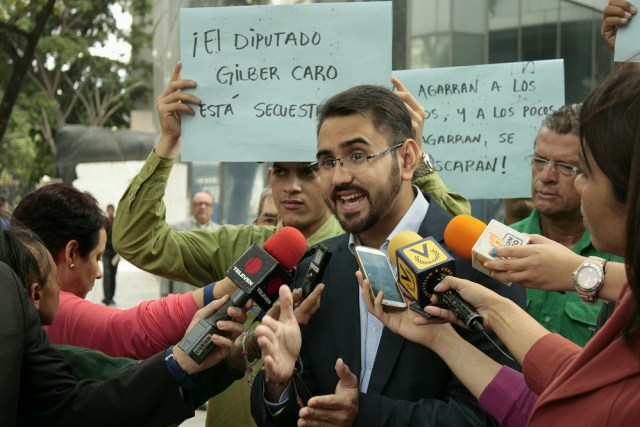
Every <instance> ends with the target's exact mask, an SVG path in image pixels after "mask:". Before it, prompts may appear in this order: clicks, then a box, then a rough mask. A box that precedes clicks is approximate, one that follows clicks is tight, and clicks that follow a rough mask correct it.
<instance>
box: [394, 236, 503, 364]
mask: <svg viewBox="0 0 640 427" xmlns="http://www.w3.org/2000/svg"><path fill="white" fill-rule="evenodd" d="M389 253H390V254H395V256H393V255H392V256H391V259H392V261H395V263H396V265H397V266H398V281H399V282H400V284H401V285H402V286H403V287H404V288H405V290H406V291H407V292H408V293H409V294H410V295H411V296H412V297H413V299H414V300H415V302H416V303H417V304H418V307H419V308H420V309H424V308H425V307H426V310H427V313H428V314H431V315H433V316H436V317H441V316H445V317H444V318H445V319H448V320H451V321H459V322H460V323H461V324H463V325H464V326H466V327H467V328H469V329H472V330H475V331H481V332H482V333H483V334H484V335H485V336H486V337H487V339H488V340H489V341H491V342H492V343H493V345H494V346H495V347H496V348H498V350H500V352H502V353H503V354H504V355H505V356H506V357H507V358H509V359H511V357H510V356H508V355H507V354H506V353H505V352H504V351H503V350H502V349H501V348H500V347H499V346H498V345H497V344H496V343H495V342H494V341H493V340H492V339H491V337H490V336H489V335H488V334H487V333H486V331H485V330H484V328H483V318H482V317H481V316H480V315H479V314H478V312H477V311H476V309H475V308H474V307H475V303H474V301H470V300H466V299H465V297H466V294H465V295H463V296H461V295H460V294H459V293H458V290H457V289H456V288H451V287H448V286H446V285H444V284H441V283H442V281H443V280H446V281H447V282H448V281H451V280H455V281H460V279H453V278H452V277H451V276H453V275H454V274H455V260H454V259H453V257H451V255H449V254H448V253H447V251H445V250H444V248H443V247H442V246H441V245H440V244H439V243H438V242H437V241H436V240H435V239H434V238H432V237H426V238H422V237H420V235H418V234H417V233H414V232H412V231H403V232H401V233H398V234H397V235H396V236H394V237H393V238H392V239H391V241H390V242H389ZM462 282H466V283H467V284H469V285H471V284H473V283H472V282H469V281H464V280H462ZM475 286H477V287H480V288H482V289H483V290H484V291H486V292H488V293H489V294H493V295H495V296H496V297H498V298H500V297H499V296H498V295H497V294H495V293H493V292H492V291H490V290H488V289H486V288H484V287H483V286H481V285H475ZM434 294H435V295H436V296H437V297H438V298H439V300H441V302H443V303H444V304H445V306H446V308H447V309H448V310H443V309H442V308H440V307H437V306H432V305H431V302H432V297H433V296H434ZM415 311H418V310H415ZM449 312H450V313H453V314H454V315H455V318H454V317H452V316H450V315H449Z"/></svg>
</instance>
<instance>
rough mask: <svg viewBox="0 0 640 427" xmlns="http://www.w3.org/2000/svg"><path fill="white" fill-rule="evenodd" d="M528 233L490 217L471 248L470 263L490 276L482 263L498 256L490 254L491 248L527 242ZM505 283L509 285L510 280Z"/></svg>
mask: <svg viewBox="0 0 640 427" xmlns="http://www.w3.org/2000/svg"><path fill="white" fill-rule="evenodd" d="M529 240H530V238H529V235H527V234H524V233H520V232H519V231H516V230H514V229H513V228H511V227H509V226H508V225H505V224H503V223H501V222H499V221H496V220H495V219H492V220H491V221H490V222H489V224H488V225H487V228H485V229H484V231H483V232H482V234H481V235H480V237H479V238H478V240H477V241H476V244H475V245H473V249H472V250H471V265H472V266H473V268H475V269H476V270H478V271H481V272H483V273H484V274H486V275H487V276H490V275H491V274H490V272H489V270H487V269H486V268H484V265H483V264H484V263H485V262H487V261H491V260H496V259H498V257H493V256H491V255H490V253H489V251H491V249H492V248H500V247H503V246H518V245H526V244H528V243H529ZM502 283H504V284H505V285H511V282H502Z"/></svg>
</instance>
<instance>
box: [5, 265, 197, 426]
mask: <svg viewBox="0 0 640 427" xmlns="http://www.w3.org/2000/svg"><path fill="white" fill-rule="evenodd" d="M191 416H193V405H192V403H191V396H190V393H185V396H184V398H183V396H182V394H181V393H180V390H179V387H178V386H177V385H176V383H175V381H174V380H173V378H172V377H171V375H170V374H169V371H168V370H167V368H166V366H165V362H164V359H163V355H162V354H157V355H155V356H153V357H151V358H149V359H147V360H146V361H144V362H142V363H140V364H137V365H134V366H132V367H131V368H128V369H124V370H121V371H119V372H118V373H116V374H115V375H112V376H111V377H110V378H109V379H107V380H105V381H100V382H98V381H90V380H86V381H78V380H76V379H75V378H74V377H73V376H72V375H71V368H70V367H69V365H68V364H67V363H66V362H65V361H64V360H63V359H62V357H61V356H60V354H59V353H58V352H57V351H56V350H55V349H54V348H53V347H51V346H50V345H49V343H48V340H47V337H46V334H45V333H44V331H43V330H42V328H41V326H40V320H39V318H38V314H37V312H36V310H35V308H34V307H33V304H32V303H31V302H30V301H29V300H28V298H27V295H26V292H25V290H24V288H23V286H22V285H21V283H20V281H19V279H18V277H17V276H16V275H15V273H14V272H13V271H12V270H11V269H10V268H9V266H7V265H6V264H4V263H1V262H0V424H2V425H3V426H4V425H6V426H13V425H16V423H17V424H19V425H28V426H35V425H46V426H58V425H60V426H71V425H87V426H89V425H91V426H99V425H108V426H114V425H127V426H136V425H149V426H163V425H168V424H171V423H175V422H179V421H182V420H184V419H185V418H188V417H191Z"/></svg>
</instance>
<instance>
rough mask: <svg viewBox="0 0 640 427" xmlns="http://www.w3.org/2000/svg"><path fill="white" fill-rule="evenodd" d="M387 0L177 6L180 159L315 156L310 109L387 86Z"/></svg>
mask: <svg viewBox="0 0 640 427" xmlns="http://www.w3.org/2000/svg"><path fill="white" fill-rule="evenodd" d="M391 22H392V11H391V2H366V3H340V4H304V5H276V6H248V7H220V8H187V9H181V11H180V50H181V60H182V63H183V69H182V78H188V79H192V80H195V81H196V82H197V84H198V87H197V88H196V89H194V90H193V93H194V94H195V95H196V96H198V97H199V98H200V99H201V100H202V105H200V106H199V107H196V108H195V113H196V114H195V116H193V117H191V116H187V115H183V122H182V150H181V151H182V160H187V161H231V162H234V161H242V162H246V161H273V160H280V161H312V160H315V154H316V132H315V127H316V124H317V122H316V114H317V110H318V106H319V105H320V104H321V103H322V102H323V101H324V100H326V99H327V98H329V97H330V96H332V95H334V94H335V93H338V92H340V91H342V90H344V89H347V88H349V87H351V86H354V85H357V84H362V83H369V84H381V85H385V86H389V81H390V78H391V39H392V35H391Z"/></svg>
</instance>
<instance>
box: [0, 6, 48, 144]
mask: <svg viewBox="0 0 640 427" xmlns="http://www.w3.org/2000/svg"><path fill="white" fill-rule="evenodd" d="M55 3H56V0H48V1H47V3H46V4H45V5H44V7H43V8H42V9H41V10H40V12H38V13H37V14H36V20H35V26H34V28H33V31H31V32H30V33H29V36H28V37H27V42H26V46H25V48H24V53H23V55H22V57H21V58H19V59H17V60H16V61H15V63H14V64H13V71H12V72H11V77H10V78H9V82H8V83H7V87H6V88H5V92H4V96H3V97H2V102H0V148H2V144H3V141H4V134H5V132H6V131H7V127H8V126H9V119H10V118H11V112H12V111H13V107H14V105H15V104H16V101H17V100H18V95H19V94H20V87H21V86H22V82H23V80H24V76H26V74H27V69H28V67H29V66H30V65H31V60H32V59H33V54H34V52H35V50H36V46H37V45H38V41H39V40H40V37H41V36H42V32H43V31H44V26H45V24H46V23H47V20H48V19H49V17H50V16H51V14H52V13H53V6H54V5H55Z"/></svg>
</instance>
